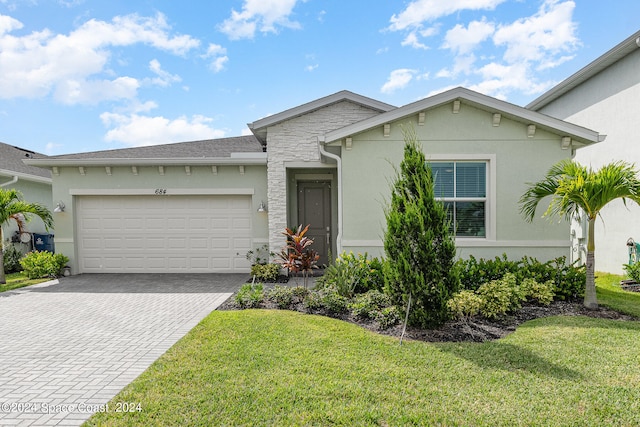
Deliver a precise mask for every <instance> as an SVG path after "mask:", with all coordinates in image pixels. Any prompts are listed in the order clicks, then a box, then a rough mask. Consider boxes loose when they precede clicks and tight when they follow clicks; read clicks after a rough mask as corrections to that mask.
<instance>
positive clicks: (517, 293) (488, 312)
mask: <svg viewBox="0 0 640 427" xmlns="http://www.w3.org/2000/svg"><path fill="white" fill-rule="evenodd" d="M476 292H477V293H478V295H479V296H480V298H482V307H480V313H482V315H483V316H484V317H487V318H489V319H496V318H498V317H501V316H503V315H505V314H507V313H509V312H511V311H514V310H517V309H518V308H520V307H521V306H522V305H521V303H522V301H524V300H525V298H526V297H525V296H524V294H523V292H522V290H521V289H519V288H518V285H517V283H516V277H515V275H513V274H511V273H507V274H505V275H504V277H503V278H502V279H498V280H492V281H491V282H489V283H484V284H483V285H481V286H480V287H479V288H478V290H477V291H476Z"/></svg>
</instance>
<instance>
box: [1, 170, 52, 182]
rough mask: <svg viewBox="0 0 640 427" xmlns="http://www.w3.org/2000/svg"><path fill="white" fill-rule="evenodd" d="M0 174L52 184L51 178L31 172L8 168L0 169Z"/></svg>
mask: <svg viewBox="0 0 640 427" xmlns="http://www.w3.org/2000/svg"><path fill="white" fill-rule="evenodd" d="M0 175H2V176H9V177H14V176H17V177H18V178H19V179H23V180H26V181H32V182H40V183H44V184H51V182H52V179H51V178H47V177H45V176H39V175H32V174H30V173H24V172H16V171H11V170H8V169H0Z"/></svg>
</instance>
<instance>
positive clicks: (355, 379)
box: [87, 276, 640, 426]
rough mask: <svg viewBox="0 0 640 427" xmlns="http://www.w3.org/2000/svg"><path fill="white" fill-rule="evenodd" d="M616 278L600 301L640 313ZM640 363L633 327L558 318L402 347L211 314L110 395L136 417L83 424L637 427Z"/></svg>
mask: <svg viewBox="0 0 640 427" xmlns="http://www.w3.org/2000/svg"><path fill="white" fill-rule="evenodd" d="M619 279H620V277H619V276H607V277H604V276H603V277H600V278H599V279H598V298H599V299H600V302H601V303H602V304H603V305H608V306H610V307H612V308H614V309H621V310H623V311H625V312H626V313H628V314H632V315H635V316H639V315H640V294H636V293H627V292H622V291H620V290H619V289H618V288H616V286H615V285H614V283H615V281H616V280H619ZM638 366H640V322H638V321H620V320H609V319H596V318H589V317H583V316H555V317H548V318H544V319H536V320H533V321H530V322H527V323H525V324H523V325H521V326H520V327H518V329H517V330H516V331H515V332H514V333H513V334H510V335H508V336H507V337H505V338H503V339H500V340H497V341H491V342H485V343H481V344H478V343H425V342H419V341H408V342H405V343H404V344H403V345H402V346H400V345H399V344H398V340H397V339H396V338H393V337H389V336H382V335H378V334H375V333H373V332H371V331H368V330H366V329H363V328H360V327H358V326H356V325H354V324H350V323H347V322H343V321H340V320H336V319H330V318H326V317H321V316H314V315H305V314H300V313H294V312H290V311H281V310H273V311H271V310H244V311H214V312H213V313H211V314H210V315H209V316H208V317H207V318H206V319H205V320H203V321H202V322H201V323H200V324H199V325H198V326H197V327H196V328H194V329H193V330H192V331H191V332H190V333H189V334H188V335H187V336H186V337H184V338H183V339H182V340H181V341H179V342H178V343H177V344H176V345H175V346H174V347H173V348H171V349H170V350H169V351H168V352H167V353H166V354H165V355H163V356H162V357H161V358H160V359H159V360H158V361H156V362H155V363H154V364H153V365H152V366H151V367H150V368H149V369H148V370H147V371H146V372H144V373H143V374H142V375H141V376H140V377H139V378H138V379H136V380H135V381H134V382H133V383H132V384H130V385H129V386H127V387H126V388H125V389H124V390H123V391H122V392H121V393H120V394H119V395H118V396H116V397H115V398H114V399H113V401H112V402H131V403H135V404H136V405H131V406H132V407H134V408H136V410H135V411H134V412H131V413H114V412H111V413H105V414H97V415H95V416H94V417H93V418H91V419H90V420H89V421H88V422H87V425H167V426H170V425H171V426H173V425H234V426H235V425H349V426H352V425H372V426H375V425H381V426H386V425H388V426H398V425H474V426H482V425H492V426H494V425H505V426H506V425H509V426H511V425H585V426H588V425H640V388H639V387H638V386H637V385H638V384H639V383H640V370H638ZM137 403H140V405H139V406H138V405H137Z"/></svg>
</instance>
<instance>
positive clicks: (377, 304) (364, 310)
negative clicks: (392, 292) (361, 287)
mask: <svg viewBox="0 0 640 427" xmlns="http://www.w3.org/2000/svg"><path fill="white" fill-rule="evenodd" d="M390 305H391V298H389V296H388V295H385V294H383V293H382V292H380V291H376V290H371V291H369V292H366V293H364V294H359V295H356V297H355V298H354V300H353V302H352V303H351V304H349V310H351V313H352V314H353V315H354V316H356V317H360V318H362V319H375V318H376V317H377V316H378V314H379V313H380V310H382V309H383V308H385V307H388V306H390Z"/></svg>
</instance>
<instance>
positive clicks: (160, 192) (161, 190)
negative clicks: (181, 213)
mask: <svg viewBox="0 0 640 427" xmlns="http://www.w3.org/2000/svg"><path fill="white" fill-rule="evenodd" d="M165 194H167V189H166V188H156V196H164V195H165Z"/></svg>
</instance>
